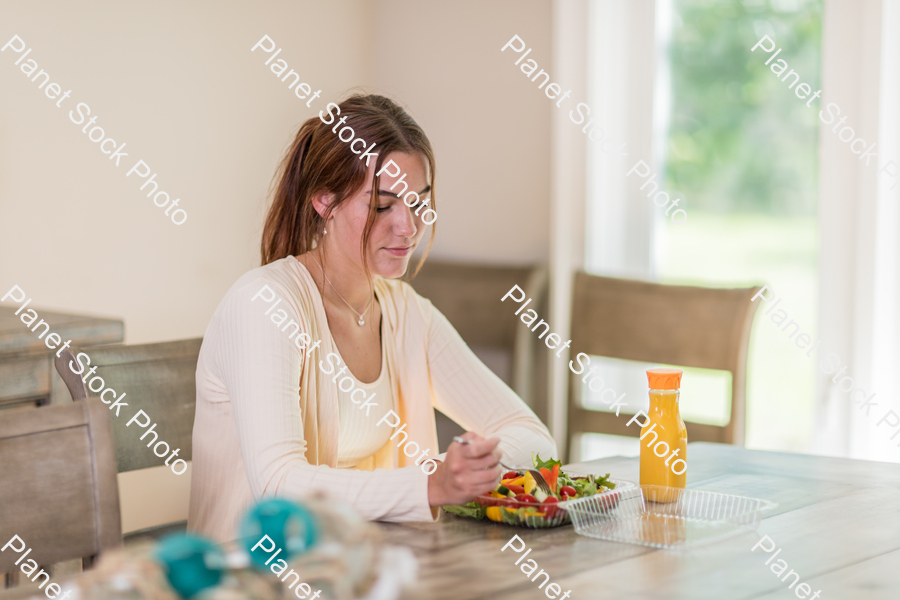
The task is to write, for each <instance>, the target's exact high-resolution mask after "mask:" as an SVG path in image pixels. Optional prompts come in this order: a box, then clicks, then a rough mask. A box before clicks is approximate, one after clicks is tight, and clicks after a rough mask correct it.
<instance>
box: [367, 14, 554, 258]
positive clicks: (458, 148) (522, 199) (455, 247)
mask: <svg viewBox="0 0 900 600" xmlns="http://www.w3.org/2000/svg"><path fill="white" fill-rule="evenodd" d="M377 5H378V10H377V11H376V13H375V21H374V23H373V25H374V29H375V31H376V32H378V33H377V34H376V35H375V37H374V42H375V48H376V52H375V57H376V59H375V73H374V81H375V84H376V85H377V86H378V89H380V90H382V91H383V92H384V93H386V94H388V95H390V96H391V97H393V98H395V99H397V100H398V101H400V102H402V103H403V104H404V105H405V106H407V107H408V108H409V110H410V112H411V113H412V115H413V117H414V118H415V119H416V120H417V121H418V122H419V124H421V125H422V127H423V128H424V129H425V131H426V132H427V133H428V137H429V138H430V139H431V142H432V144H433V145H434V148H435V153H436V155H437V161H438V165H437V168H438V187H437V192H438V194H437V201H438V206H439V208H438V213H439V215H440V216H439V218H438V222H437V226H438V235H437V238H436V239H435V245H434V247H433V250H432V256H435V257H439V258H442V259H451V260H465V261H471V262H482V263H501V264H527V263H532V262H538V261H539V262H546V261H547V257H548V256H549V247H548V244H549V236H550V228H549V218H550V202H549V198H550V117H551V109H552V106H551V104H552V103H551V102H550V100H548V99H547V98H546V97H544V95H543V94H542V93H541V92H540V91H539V90H537V89H536V88H537V85H536V84H534V83H531V82H530V81H529V80H528V78H527V77H526V76H525V75H524V74H523V73H522V72H521V71H519V67H517V66H515V65H514V64H513V63H515V61H516V58H517V57H516V56H515V55H513V54H512V52H511V51H510V50H507V51H506V52H505V53H503V54H501V52H500V48H501V47H502V46H503V45H504V44H506V42H507V41H509V39H510V38H512V36H513V35H514V34H518V35H519V37H521V38H522V39H524V40H526V42H528V44H529V45H530V46H531V47H533V48H534V50H533V51H532V52H531V54H530V55H529V57H534V58H535V60H536V61H538V64H539V65H541V66H545V67H546V68H547V69H548V70H550V68H551V58H552V55H551V50H552V45H551V35H550V33H551V31H550V14H551V4H550V3H549V2H545V1H536V0H531V1H528V2H511V1H505V2H484V1H481V0H466V1H455V2H409V1H402V0H381V1H379V2H378V3H377Z"/></svg>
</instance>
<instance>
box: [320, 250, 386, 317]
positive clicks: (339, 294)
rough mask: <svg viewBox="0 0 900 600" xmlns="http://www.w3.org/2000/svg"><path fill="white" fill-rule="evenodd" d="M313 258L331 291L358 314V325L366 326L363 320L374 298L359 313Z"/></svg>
mask: <svg viewBox="0 0 900 600" xmlns="http://www.w3.org/2000/svg"><path fill="white" fill-rule="evenodd" d="M312 257H313V260H314V261H316V264H318V265H319V268H320V269H322V277H324V278H325V281H327V282H328V285H330V286H331V289H333V290H334V293H335V294H337V295H338V298H340V299H341V300H342V301H343V302H344V304H346V305H347V306H348V307H349V308H350V310H352V311H353V312H354V313H355V314H356V316H358V317H359V321H357V323H359V326H360V327H362V326H363V325H365V324H366V321H365V319H363V317H364V316H365V315H366V313H367V312H369V307H370V306H372V298H369V302H368V303H367V304H366V308H365V310H363V311H362V312H361V313H360V312H357V311H356V309H355V308H353V306H351V305H350V303H349V302H347V301H346V300H344V297H343V296H341V293H340V292H339V291H337V288H336V287H334V284H333V283H331V280H330V279H328V275H326V274H325V267H323V266H322V263H320V262H319V259H318V258H316V255H315V254H313V255H312Z"/></svg>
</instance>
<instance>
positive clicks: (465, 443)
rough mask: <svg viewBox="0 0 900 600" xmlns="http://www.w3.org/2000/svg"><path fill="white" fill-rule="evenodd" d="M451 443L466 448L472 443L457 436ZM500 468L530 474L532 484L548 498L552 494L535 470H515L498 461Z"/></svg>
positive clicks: (541, 476)
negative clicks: (532, 479) (532, 480)
mask: <svg viewBox="0 0 900 600" xmlns="http://www.w3.org/2000/svg"><path fill="white" fill-rule="evenodd" d="M453 441H454V442H456V443H457V444H462V445H463V446H468V445H469V444H471V443H472V442H471V441H469V440H467V439H464V438H461V437H459V436H458V435H455V436H453ZM499 463H500V466H501V467H503V468H504V469H506V470H507V471H526V472H528V473H531V476H532V477H533V478H534V482H535V483H536V484H537V486H538V488H540V490H541V491H542V492H544V493H545V494H547V495H548V496H552V495H553V492H552V491H551V490H550V486H549V485H548V484H547V480H546V479H544V476H543V475H541V472H540V471H538V470H537V469H517V468H515V467H510V466H509V465H505V464H503V461H499Z"/></svg>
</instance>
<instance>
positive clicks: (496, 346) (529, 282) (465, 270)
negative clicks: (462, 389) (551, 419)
mask: <svg viewBox="0 0 900 600" xmlns="http://www.w3.org/2000/svg"><path fill="white" fill-rule="evenodd" d="M409 283H410V284H411V285H412V286H413V288H414V289H415V290H416V292H418V293H419V294H420V295H422V296H424V297H425V298H428V299H429V300H431V303H432V304H434V306H435V308H437V309H438V310H439V311H441V313H442V314H443V315H444V316H445V317H447V320H448V321H450V324H451V325H453V327H454V328H455V329H456V331H457V332H459V335H460V336H461V337H462V339H463V340H464V341H465V342H466V343H467V344H468V345H469V346H470V347H472V348H473V349H475V350H476V351H477V350H478V349H479V348H482V349H491V350H500V351H501V356H503V357H504V358H508V359H509V364H510V366H511V368H510V369H509V372H508V373H506V374H505V375H506V377H504V374H502V373H497V375H498V376H500V377H501V378H504V379H506V380H507V383H509V385H510V387H511V388H512V389H513V391H514V392H516V394H518V396H519V397H520V398H522V400H524V401H525V403H526V404H528V405H530V406H531V407H532V408H533V409H534V410H535V412H537V413H538V415H540V414H541V413H542V412H545V408H546V394H544V395H541V394H539V393H537V392H538V391H539V390H540V388H539V386H538V381H537V380H536V379H537V378H536V376H535V369H534V362H535V356H534V354H535V346H534V341H533V340H532V336H530V335H528V333H529V332H527V331H525V328H523V327H518V326H517V323H518V318H517V317H516V316H515V314H514V313H515V309H514V308H511V307H510V303H509V302H506V303H502V302H501V301H500V299H501V298H502V297H503V296H504V295H506V293H507V292H508V291H509V290H510V289H512V287H513V286H515V285H518V286H519V287H520V288H522V289H523V290H525V293H526V294H527V295H528V297H529V298H533V300H532V304H533V305H535V306H538V305H540V304H541V302H542V300H543V298H544V294H545V291H546V285H547V272H546V270H545V269H544V268H543V267H535V266H526V267H504V266H490V265H475V264H464V263H451V262H441V261H436V260H428V261H426V262H425V264H424V265H423V266H422V270H421V271H420V272H419V273H418V275H416V277H415V278H413V279H412V280H411V281H410V282H409ZM498 366H499V367H500V369H498V368H497V366H495V368H494V370H495V372H496V371H498V370H506V369H505V364H501V365H498ZM435 421H436V424H437V431H438V442H439V445H440V450H441V451H442V452H443V451H444V450H446V449H447V447H448V446H449V445H450V443H451V441H452V439H453V436H454V435H458V434H460V433H463V429H462V428H461V427H460V426H459V425H457V424H456V423H454V422H453V421H451V420H450V419H449V418H448V417H446V416H445V415H443V414H442V413H440V412H438V411H435Z"/></svg>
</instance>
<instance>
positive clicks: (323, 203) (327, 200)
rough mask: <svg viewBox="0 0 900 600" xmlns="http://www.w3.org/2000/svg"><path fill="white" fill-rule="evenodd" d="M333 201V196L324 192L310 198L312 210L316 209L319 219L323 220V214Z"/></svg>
mask: <svg viewBox="0 0 900 600" xmlns="http://www.w3.org/2000/svg"><path fill="white" fill-rule="evenodd" d="M333 200H334V194H328V193H325V192H322V193H321V194H316V195H315V196H313V197H312V204H313V208H314V209H316V212H317V213H319V216H320V217H322V218H325V213H326V212H327V211H328V207H329V206H331V203H332V201H333Z"/></svg>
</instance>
